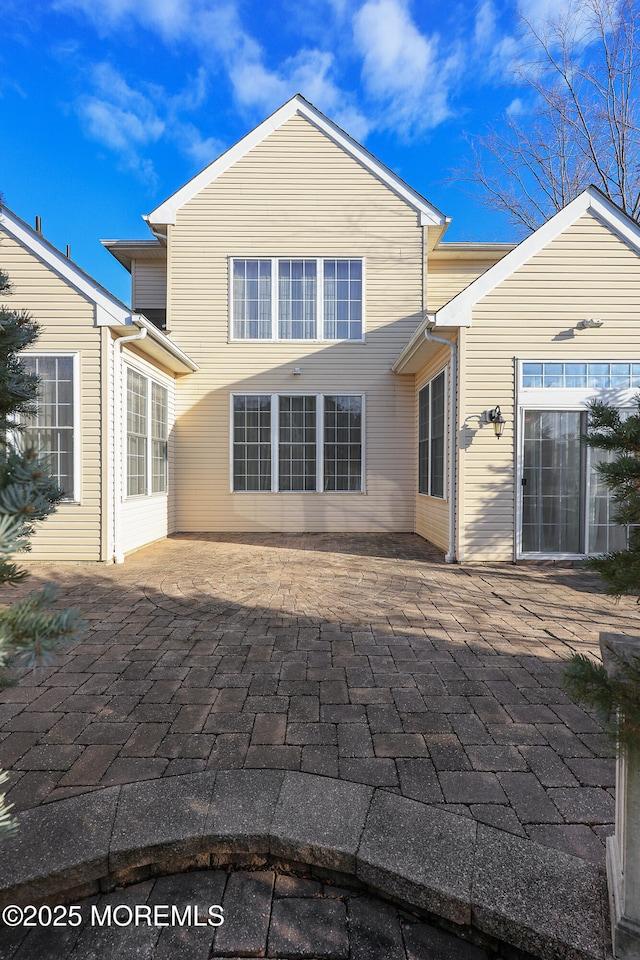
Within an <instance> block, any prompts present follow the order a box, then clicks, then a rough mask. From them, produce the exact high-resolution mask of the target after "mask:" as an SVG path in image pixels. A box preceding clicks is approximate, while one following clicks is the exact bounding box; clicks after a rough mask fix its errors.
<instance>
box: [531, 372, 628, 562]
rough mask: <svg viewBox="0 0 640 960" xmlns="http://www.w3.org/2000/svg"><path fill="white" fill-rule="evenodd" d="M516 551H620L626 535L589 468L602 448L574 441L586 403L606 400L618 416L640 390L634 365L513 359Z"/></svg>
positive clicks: (602, 457) (577, 438) (543, 553)
mask: <svg viewBox="0 0 640 960" xmlns="http://www.w3.org/2000/svg"><path fill="white" fill-rule="evenodd" d="M518 368H519V382H520V389H519V392H518V407H519V410H518V423H519V460H518V462H519V471H518V483H519V489H520V495H519V498H518V508H517V509H518V516H519V520H518V537H519V543H518V553H519V554H522V555H524V556H530V555H538V556H558V555H560V556H562V555H565V556H576V555H578V556H585V555H589V554H601V553H606V552H608V551H610V550H620V549H623V548H624V547H625V546H626V542H627V530H626V528H625V527H622V526H618V525H617V524H616V523H614V521H613V515H614V514H615V505H614V504H613V502H612V499H611V494H610V492H609V490H608V489H607V487H606V486H605V484H604V483H603V481H602V478H601V477H600V475H599V473H598V471H597V470H596V465H597V464H598V463H600V462H602V461H603V460H606V459H608V457H609V454H608V453H607V452H605V451H602V450H598V449H592V448H591V447H588V446H587V445H586V444H584V443H582V441H581V437H582V436H583V435H584V434H585V433H586V431H587V418H588V410H587V404H588V402H589V401H590V400H592V399H594V398H602V399H613V401H614V402H615V404H616V406H617V407H618V408H619V410H620V412H621V413H622V415H623V416H625V415H626V411H627V410H629V409H631V408H632V406H633V404H634V397H635V395H636V393H637V388H638V387H639V386H640V364H639V363H634V362H629V363H626V362H620V361H607V360H604V361H572V362H557V361H548V360H540V361H535V362H533V361H529V360H527V361H523V362H519V364H518Z"/></svg>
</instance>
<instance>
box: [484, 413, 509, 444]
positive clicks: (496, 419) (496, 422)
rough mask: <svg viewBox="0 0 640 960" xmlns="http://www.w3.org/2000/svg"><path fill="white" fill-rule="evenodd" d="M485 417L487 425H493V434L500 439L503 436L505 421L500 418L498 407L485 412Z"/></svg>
mask: <svg viewBox="0 0 640 960" xmlns="http://www.w3.org/2000/svg"><path fill="white" fill-rule="evenodd" d="M485 416H486V418H487V423H492V424H493V430H494V433H495V435H496V437H498V439H500V437H501V436H502V434H503V431H504V424H505V419H504V417H503V416H502V413H501V411H500V407H494V408H493V410H487V412H486V414H485Z"/></svg>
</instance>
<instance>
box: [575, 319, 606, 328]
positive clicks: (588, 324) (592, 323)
mask: <svg viewBox="0 0 640 960" xmlns="http://www.w3.org/2000/svg"><path fill="white" fill-rule="evenodd" d="M603 323H604V320H600V318H599V317H586V318H585V319H584V320H580V322H579V323H577V324H576V326H577V328H578V330H592V329H593V328H594V327H601V326H602V324H603Z"/></svg>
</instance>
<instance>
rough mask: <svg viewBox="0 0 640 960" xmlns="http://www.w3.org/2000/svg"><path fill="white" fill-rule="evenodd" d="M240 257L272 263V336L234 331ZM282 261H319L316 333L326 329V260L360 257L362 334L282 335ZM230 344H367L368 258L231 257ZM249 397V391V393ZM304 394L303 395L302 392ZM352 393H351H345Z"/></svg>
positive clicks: (345, 257)
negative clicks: (236, 268) (333, 336)
mask: <svg viewBox="0 0 640 960" xmlns="http://www.w3.org/2000/svg"><path fill="white" fill-rule="evenodd" d="M236 260H269V261H270V262H271V336H270V337H236V336H234V333H233V325H234V316H233V264H234V261H236ZM280 260H314V261H315V263H316V333H318V332H320V333H323V332H324V261H325V260H359V261H360V263H361V265H362V319H361V321H360V326H361V331H360V337H346V338H336V339H331V338H328V337H324V336H319V337H318V336H316V337H309V338H303V339H294V338H293V337H279V336H278V263H279V262H280ZM227 277H228V301H229V303H228V317H229V329H228V336H227V342H228V343H364V342H365V340H366V325H365V323H366V316H365V299H366V298H365V289H366V281H367V277H366V259H365V257H361V256H358V255H354V256H351V255H349V256H339V255H329V254H327V255H325V256H321V257H307V256H303V255H301V254H299V253H298V254H292V255H291V256H284V255H281V256H278V257H261V256H260V255H259V254H250V255H247V256H233V257H229V258H228V264H227ZM259 395H260V394H259ZM245 396H248V394H245ZM300 396H302V394H300ZM341 396H348V394H341Z"/></svg>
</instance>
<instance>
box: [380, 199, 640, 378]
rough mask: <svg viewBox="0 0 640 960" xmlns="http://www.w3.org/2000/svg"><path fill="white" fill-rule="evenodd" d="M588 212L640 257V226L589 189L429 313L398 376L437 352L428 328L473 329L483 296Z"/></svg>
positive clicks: (401, 357)
mask: <svg viewBox="0 0 640 960" xmlns="http://www.w3.org/2000/svg"><path fill="white" fill-rule="evenodd" d="M585 213H590V214H592V215H593V216H594V217H595V218H596V219H597V220H599V221H600V223H602V225H603V226H605V227H607V228H608V229H609V230H611V232H612V233H614V234H615V235H616V236H618V237H619V238H620V240H622V242H623V243H626V244H627V245H628V246H629V247H631V249H632V250H634V251H635V252H636V253H637V254H638V255H640V225H639V224H638V223H636V221H635V220H633V219H632V218H631V217H630V216H629V215H628V214H626V213H625V212H624V210H622V209H621V208H620V207H618V206H616V205H615V203H612V202H611V201H610V200H609V199H608V198H607V197H605V195H604V194H603V193H602V191H600V190H599V189H598V188H597V187H595V186H589V187H587V189H586V190H584V191H583V192H582V193H581V194H579V195H578V196H577V197H576V198H575V200H572V201H571V202H570V203H568V204H567V206H566V207H563V209H562V210H560V211H559V212H558V213H556V214H555V215H554V216H553V217H551V218H550V219H549V220H547V222H546V223H543V224H542V226H541V227H538V229H537V230H536V231H534V233H532V234H530V235H529V236H528V237H526V238H525V239H524V240H522V241H521V242H520V243H519V244H518V245H517V246H516V247H514V248H513V249H512V250H511V252H510V253H507V254H506V256H504V257H503V258H502V259H501V260H498V262H497V263H495V264H494V265H493V266H492V267H489V269H488V270H487V271H486V272H485V273H483V274H481V275H480V276H479V277H478V278H477V279H476V280H473V281H472V283H470V284H469V286H468V287H465V288H464V290H461V291H460V293H458V294H456V296H455V297H453V298H452V299H451V300H449V302H448V303H445V304H444V306H442V307H440V309H439V310H436V312H435V313H430V314H427V315H426V316H425V318H424V320H423V321H422V323H421V324H420V325H419V327H418V328H417V330H416V331H415V333H414V334H413V336H412V337H411V339H410V340H409V341H408V343H407V344H406V345H405V347H404V348H403V350H402V351H401V353H400V354H399V356H398V357H397V359H396V361H395V363H394V364H393V365H392V367H391V369H392V370H393V371H394V373H414V372H415V371H416V370H417V369H419V367H420V366H421V365H422V363H423V362H424V359H425V358H426V357H427V356H428V355H429V353H430V352H432V351H433V350H434V349H435V348H434V344H433V343H432V342H431V341H429V340H428V338H427V337H426V335H425V331H426V330H427V329H433V328H434V327H447V328H456V327H470V326H471V319H472V309H473V307H474V306H475V304H476V303H477V302H478V301H479V300H481V299H482V297H485V296H486V295H487V294H488V293H490V292H491V291H492V290H494V289H495V288H496V287H497V286H498V285H499V284H500V283H502V282H503V280H506V279H507V278H508V277H510V276H511V274H513V273H514V272H515V271H516V270H517V269H518V268H519V267H521V266H522V265H523V264H525V263H526V262H527V261H528V260H530V259H531V258H532V257H534V256H535V255H536V254H537V253H539V252H540V251H541V250H542V249H543V248H544V247H546V246H547V244H549V243H551V241H552V240H555V238H556V237H558V236H559V235H560V234H561V233H562V232H563V231H564V230H566V229H567V228H568V227H570V226H571V225H572V224H573V223H575V222H576V220H579V219H580V217H582V216H583V215H584V214H585Z"/></svg>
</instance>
